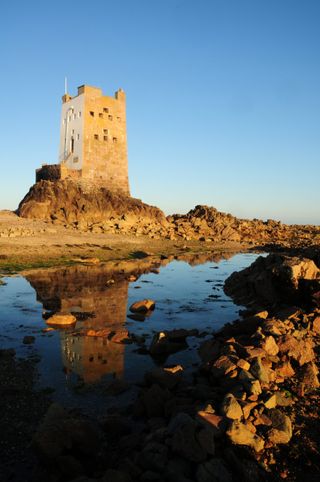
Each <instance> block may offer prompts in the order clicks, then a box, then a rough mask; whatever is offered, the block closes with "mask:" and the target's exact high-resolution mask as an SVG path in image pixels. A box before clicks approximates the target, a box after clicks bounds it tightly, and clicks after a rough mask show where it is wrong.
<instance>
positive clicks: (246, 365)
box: [237, 358, 250, 371]
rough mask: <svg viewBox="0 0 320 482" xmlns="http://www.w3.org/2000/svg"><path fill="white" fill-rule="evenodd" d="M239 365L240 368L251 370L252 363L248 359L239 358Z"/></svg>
mask: <svg viewBox="0 0 320 482" xmlns="http://www.w3.org/2000/svg"><path fill="white" fill-rule="evenodd" d="M237 366H238V367H239V368H242V370H245V371H249V370H250V363H249V362H247V361H246V360H243V359H242V358H241V359H240V360H238V362H237Z"/></svg>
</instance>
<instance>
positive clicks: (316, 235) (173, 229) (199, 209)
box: [17, 179, 320, 246]
mask: <svg viewBox="0 0 320 482" xmlns="http://www.w3.org/2000/svg"><path fill="white" fill-rule="evenodd" d="M17 214H18V215H19V216H21V217H23V218H29V219H38V220H43V221H50V222H53V223H57V224H63V225H65V226H67V227H70V228H74V229H78V230H81V231H89V232H94V233H103V232H110V233H123V234H132V235H148V236H150V237H151V238H161V237H164V238H167V239H172V240H176V239H184V240H186V241H189V240H200V241H209V242H210V241H214V242H235V243H245V244H265V243H267V244H269V243H273V244H274V243H278V244H281V245H282V246H302V245H304V246H305V245H312V244H319V243H320V227H319V226H318V227H317V226H311V225H286V224H282V223H281V222H280V221H273V220H268V221H262V220H259V219H253V220H247V219H239V218H237V217H235V216H233V215H231V214H227V213H223V212H220V211H218V210H217V209H216V208H214V207H209V206H202V205H198V206H196V207H195V208H194V209H192V210H191V211H189V212H188V213H187V214H184V215H181V214H173V215H172V216H168V217H165V215H164V213H163V212H162V211H161V210H160V209H159V208H157V207H154V206H149V205H148V204H145V203H143V202H142V201H141V200H139V199H134V198H131V197H127V196H125V195H122V194H115V193H112V192H110V191H108V190H107V189H106V188H104V187H101V186H97V185H94V184H91V183H86V182H84V181H73V180H68V179H66V180H59V181H54V182H52V181H40V182H38V183H36V184H35V185H33V186H32V187H31V188H30V190H29V192H28V194H27V195H26V196H25V197H24V199H23V200H22V201H21V203H20V204H19V207H18V210H17Z"/></svg>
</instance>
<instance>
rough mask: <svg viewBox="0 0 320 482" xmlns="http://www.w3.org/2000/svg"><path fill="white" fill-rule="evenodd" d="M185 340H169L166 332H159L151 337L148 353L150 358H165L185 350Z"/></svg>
mask: <svg viewBox="0 0 320 482" xmlns="http://www.w3.org/2000/svg"><path fill="white" fill-rule="evenodd" d="M187 346H188V345H187V343H186V341H185V340H181V339H180V338H179V339H171V338H170V336H169V334H168V332H166V331H161V332H159V333H156V334H155V335H154V336H153V339H152V341H151V344H150V347H149V352H150V354H151V355H152V356H166V355H170V354H171V353H176V352H177V351H180V350H184V349H185V348H187Z"/></svg>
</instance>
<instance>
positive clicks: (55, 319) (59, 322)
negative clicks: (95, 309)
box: [46, 313, 77, 326]
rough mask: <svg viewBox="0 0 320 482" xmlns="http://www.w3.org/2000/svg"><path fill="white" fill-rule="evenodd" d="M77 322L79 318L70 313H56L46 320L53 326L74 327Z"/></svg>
mask: <svg viewBox="0 0 320 482" xmlns="http://www.w3.org/2000/svg"><path fill="white" fill-rule="evenodd" d="M76 321H77V318H76V317H75V316H73V315H71V314H70V313H56V314H55V315H53V316H50V318H48V319H47V320H46V323H47V324H48V325H53V326H70V325H74V324H75V323H76Z"/></svg>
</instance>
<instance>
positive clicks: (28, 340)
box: [22, 335, 35, 345]
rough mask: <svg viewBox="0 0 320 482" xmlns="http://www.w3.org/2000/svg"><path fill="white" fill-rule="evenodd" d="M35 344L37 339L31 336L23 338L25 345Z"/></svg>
mask: <svg viewBox="0 0 320 482" xmlns="http://www.w3.org/2000/svg"><path fill="white" fill-rule="evenodd" d="M34 342H35V337H34V336H31V335H26V336H24V337H23V340H22V343H23V344H24V345H32V344H33V343H34Z"/></svg>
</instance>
